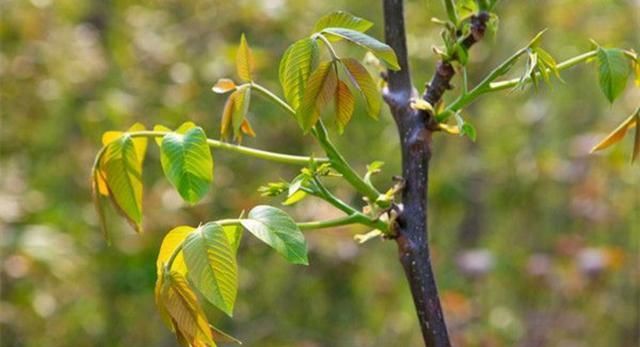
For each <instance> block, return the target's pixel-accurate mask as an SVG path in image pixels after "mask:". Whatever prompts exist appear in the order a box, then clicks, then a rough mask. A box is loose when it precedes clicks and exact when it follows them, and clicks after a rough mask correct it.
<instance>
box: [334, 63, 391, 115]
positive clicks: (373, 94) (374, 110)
mask: <svg viewBox="0 0 640 347" xmlns="http://www.w3.org/2000/svg"><path fill="white" fill-rule="evenodd" d="M340 62H341V63H342V64H343V66H344V67H345V69H346V71H347V76H349V79H350V81H351V83H352V84H353V86H354V87H355V88H356V89H357V90H358V91H359V92H360V94H361V95H362V97H363V98H364V100H365V102H366V105H367V113H369V115H370V116H371V117H373V118H374V119H377V118H378V114H379V113H380V109H381V108H382V98H381V97H380V92H379V91H378V86H377V85H376V82H374V80H373V78H371V75H369V72H368V71H367V69H366V68H365V67H364V66H363V65H362V64H360V62H359V61H357V60H356V59H352V58H346V59H340Z"/></svg>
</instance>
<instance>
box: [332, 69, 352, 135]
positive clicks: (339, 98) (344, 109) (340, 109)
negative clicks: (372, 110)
mask: <svg viewBox="0 0 640 347" xmlns="http://www.w3.org/2000/svg"><path fill="white" fill-rule="evenodd" d="M335 100H336V124H337V125H338V132H339V133H341V134H342V133H343V132H344V128H345V127H346V126H347V124H349V121H350V120H351V115H352V114H353V108H354V104H355V100H354V98H353V94H351V90H349V87H348V86H347V85H346V84H345V83H344V82H342V81H340V80H338V87H337V88H336V98H335Z"/></svg>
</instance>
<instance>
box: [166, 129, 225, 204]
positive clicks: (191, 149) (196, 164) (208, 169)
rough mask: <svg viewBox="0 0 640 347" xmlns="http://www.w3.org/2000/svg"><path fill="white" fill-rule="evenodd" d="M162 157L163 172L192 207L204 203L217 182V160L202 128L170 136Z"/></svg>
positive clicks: (168, 135)
mask: <svg viewBox="0 0 640 347" xmlns="http://www.w3.org/2000/svg"><path fill="white" fill-rule="evenodd" d="M160 154H161V155H160V162H161V163H162V169H163V171H164V173H165V175H166V177H167V179H168V180H169V182H171V184H172V185H173V186H174V187H175V188H176V189H177V190H178V193H180V196H182V198H183V199H184V200H185V201H187V202H189V203H191V204H195V203H196V202H198V201H200V199H202V197H204V196H205V195H206V194H207V192H208V191H209V188H210V186H211V181H212V180H213V158H212V156H211V150H210V149H209V145H208V144H207V136H206V135H205V133H204V131H203V130H202V128H200V127H192V128H190V129H189V130H187V131H186V132H184V134H181V133H179V132H172V133H168V134H167V135H165V136H164V138H163V140H162V144H161V146H160Z"/></svg>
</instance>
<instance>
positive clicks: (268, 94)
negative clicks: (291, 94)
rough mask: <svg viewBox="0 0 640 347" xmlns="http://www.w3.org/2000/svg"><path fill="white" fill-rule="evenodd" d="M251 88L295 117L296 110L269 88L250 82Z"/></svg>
mask: <svg viewBox="0 0 640 347" xmlns="http://www.w3.org/2000/svg"><path fill="white" fill-rule="evenodd" d="M251 88H253V89H255V90H256V91H258V92H260V93H261V94H262V95H263V96H264V97H266V98H267V99H269V100H271V101H273V102H275V103H276V104H278V106H280V107H282V108H283V109H284V110H285V111H287V112H289V113H290V114H292V115H293V116H294V117H295V115H296V111H295V110H294V109H293V108H292V107H291V106H289V104H287V103H286V102H285V101H284V100H282V99H280V98H279V97H278V96H277V95H275V94H273V93H272V92H271V91H270V90H269V89H267V88H265V87H263V86H261V85H259V84H258V83H255V82H251Z"/></svg>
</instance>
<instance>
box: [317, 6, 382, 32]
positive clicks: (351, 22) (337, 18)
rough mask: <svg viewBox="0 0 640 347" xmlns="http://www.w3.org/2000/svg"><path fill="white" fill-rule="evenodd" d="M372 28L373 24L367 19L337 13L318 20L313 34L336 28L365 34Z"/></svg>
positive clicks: (346, 13) (345, 13)
mask: <svg viewBox="0 0 640 347" xmlns="http://www.w3.org/2000/svg"><path fill="white" fill-rule="evenodd" d="M372 26H373V23H371V22H369V21H368V20H366V19H362V18H360V17H356V16H354V15H352V14H351V13H348V12H344V11H336V12H332V13H329V14H327V15H325V16H323V17H321V18H320V19H318V21H317V22H316V25H315V26H314V27H313V32H314V33H317V32H320V31H322V29H325V28H331V27H334V28H346V29H351V30H355V31H359V32H362V33H363V32H365V31H367V30H369V29H370V28H371V27H372Z"/></svg>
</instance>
